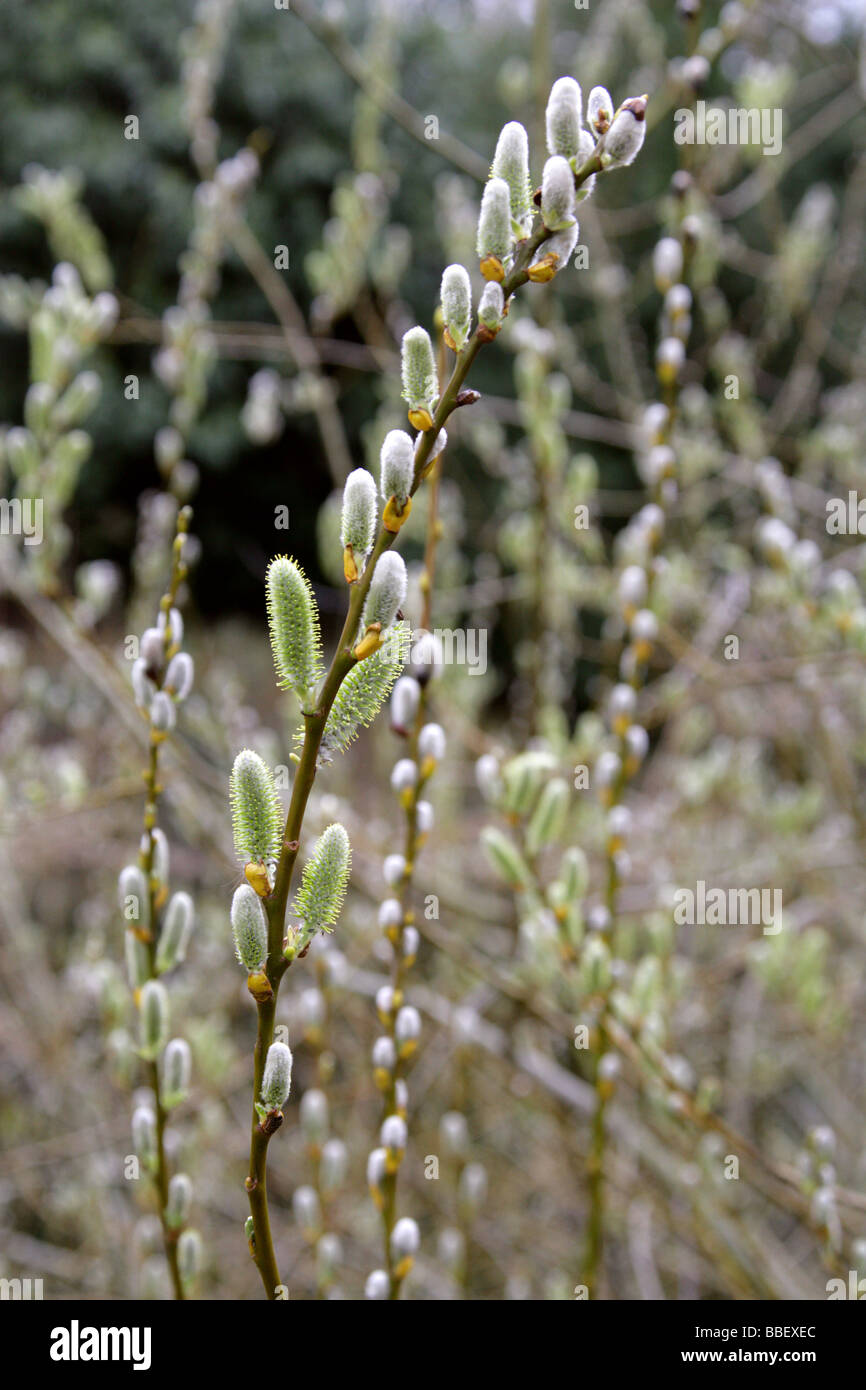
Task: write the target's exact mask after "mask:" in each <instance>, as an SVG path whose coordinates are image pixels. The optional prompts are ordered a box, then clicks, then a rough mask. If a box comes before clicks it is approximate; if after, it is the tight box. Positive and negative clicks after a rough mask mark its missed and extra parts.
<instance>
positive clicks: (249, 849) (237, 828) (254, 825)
mask: <svg viewBox="0 0 866 1390" xmlns="http://www.w3.org/2000/svg"><path fill="white" fill-rule="evenodd" d="M229 796H230V800H231V808H232V833H233V836H234V844H235V853H236V854H237V856H238V859H239V860H240V862H241V863H242V864H248V863H249V862H250V861H251V860H252V861H258V860H266V859H275V858H276V856H277V853H278V852H279V846H280V840H281V838H282V829H283V812H282V806H281V805H280V798H279V795H278V793H277V789H276V787H275V785H274V779H273V774H272V773H271V770H270V768H269V767H268V765H267V763H266V762H265V761H264V759H263V758H260V757H259V755H258V753H254V752H253V750H252V749H251V748H242V749H241V751H240V753H238V755H237V757H236V758H235V760H234V764H233V766H232V771H231V777H230V779H229Z"/></svg>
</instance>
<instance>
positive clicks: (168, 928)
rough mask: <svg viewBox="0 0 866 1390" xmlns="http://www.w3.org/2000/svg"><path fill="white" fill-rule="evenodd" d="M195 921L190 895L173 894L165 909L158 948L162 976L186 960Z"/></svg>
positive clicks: (157, 956)
mask: <svg viewBox="0 0 866 1390" xmlns="http://www.w3.org/2000/svg"><path fill="white" fill-rule="evenodd" d="M194 921H195V909H194V907H193V901H192V898H191V897H190V895H189V893H183V892H180V893H173V894H172V896H171V899H170V900H169V904H168V907H167V908H166V909H165V916H164V918H163V922H162V931H161V932H160V934H159V944H158V946H157V948H156V969H157V973H158V974H160V975H162V974H163V973H164V971H166V970H173V969H174V967H175V966H176V965H180V963H181V962H182V961H184V960H185V959H186V952H187V947H188V945H189V939H190V936H191V935H192V930H193V925H194Z"/></svg>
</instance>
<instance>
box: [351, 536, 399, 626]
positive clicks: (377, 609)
mask: <svg viewBox="0 0 866 1390" xmlns="http://www.w3.org/2000/svg"><path fill="white" fill-rule="evenodd" d="M407 583H408V578H407V575H406V562H405V561H404V559H403V556H402V555H400V554H399V553H398V552H397V551H396V550H386V551H385V554H384V555H380V556H379V559H378V560H377V562H376V568H375V570H374V571H373V578H372V581H371V583H370V589H369V592H368V594H367V601H366V603H365V604H364V613H363V616H362V618H361V628H362V629H364V628H366V627H369V626H370V625H371V623H380V624H381V627H382V631H383V632H384V630H385V629H386V628H389V627H390V626H391V624H392V623H393V622H394V619H395V618H396V617H397V614H398V612H399V611H400V608H401V607H402V605H403V602H404V600H405V598H406V586H407Z"/></svg>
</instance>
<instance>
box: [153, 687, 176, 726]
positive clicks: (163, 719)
mask: <svg viewBox="0 0 866 1390" xmlns="http://www.w3.org/2000/svg"><path fill="white" fill-rule="evenodd" d="M148 714H149V715H150V722H151V724H152V726H153V728H154V729H155V730H156V732H157V733H160V734H170V733H171V731H172V729H173V728H174V726H175V724H176V723H177V714H176V713H175V708H174V705H173V704H172V700H171V696H170V695H167V694H166V693H165V691H164V690H158V691H157V692H156V694H155V695H154V697H153V699H152V700H151V702H150V709H149V710H148Z"/></svg>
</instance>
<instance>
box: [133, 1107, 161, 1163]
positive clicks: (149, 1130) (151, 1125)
mask: <svg viewBox="0 0 866 1390" xmlns="http://www.w3.org/2000/svg"><path fill="white" fill-rule="evenodd" d="M132 1142H133V1146H134V1148H135V1152H136V1153H137V1154H138V1157H139V1158H140V1159H141V1161H142V1163H143V1164H144V1165H145V1167H147V1168H152V1167H153V1165H154V1164H155V1163H156V1159H157V1147H156V1116H155V1115H154V1113H153V1111H152V1110H151V1108H150V1106H149V1105H139V1106H138V1108H137V1109H136V1110H135V1112H134V1113H133V1116H132Z"/></svg>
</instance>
